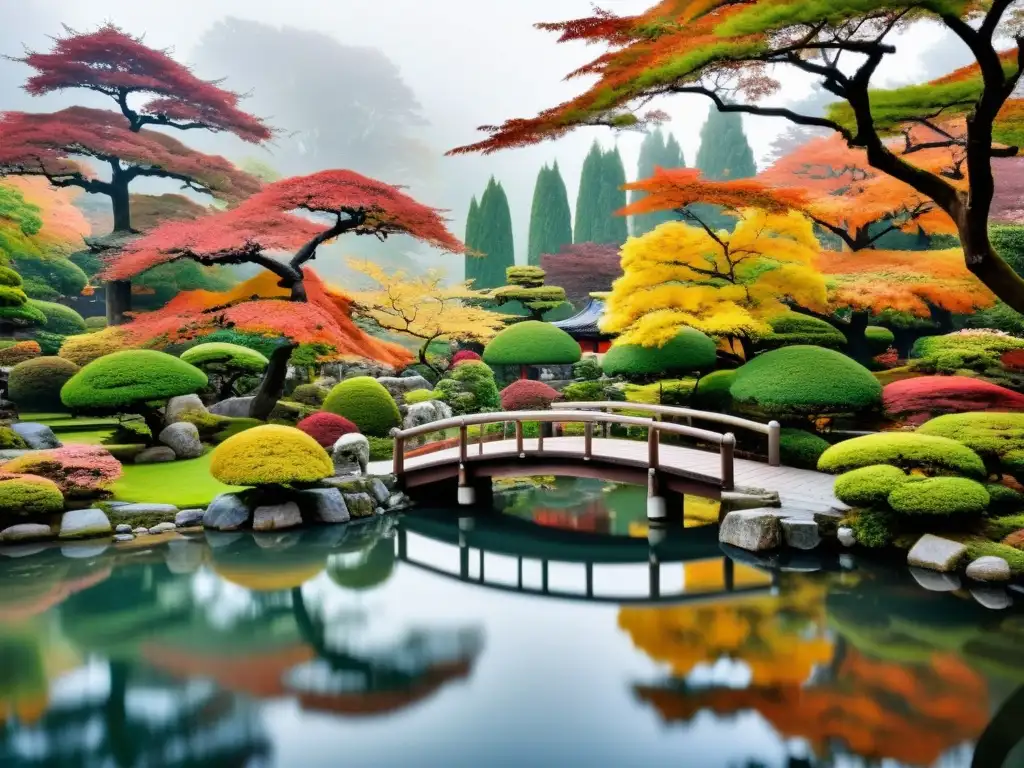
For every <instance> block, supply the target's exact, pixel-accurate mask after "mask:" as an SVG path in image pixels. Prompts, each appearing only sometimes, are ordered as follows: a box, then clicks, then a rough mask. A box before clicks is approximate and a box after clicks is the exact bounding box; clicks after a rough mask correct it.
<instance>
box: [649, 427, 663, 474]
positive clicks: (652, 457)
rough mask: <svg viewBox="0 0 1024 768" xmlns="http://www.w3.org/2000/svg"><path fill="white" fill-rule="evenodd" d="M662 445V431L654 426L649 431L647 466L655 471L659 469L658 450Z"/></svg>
mask: <svg viewBox="0 0 1024 768" xmlns="http://www.w3.org/2000/svg"><path fill="white" fill-rule="evenodd" d="M660 445H661V431H660V430H659V429H657V428H656V427H655V426H654V425H651V427H650V428H648V430H647V466H648V467H650V468H651V469H653V470H657V469H658V462H659V458H658V453H659V451H658V449H659V447H660Z"/></svg>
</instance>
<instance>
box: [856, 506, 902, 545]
mask: <svg viewBox="0 0 1024 768" xmlns="http://www.w3.org/2000/svg"><path fill="white" fill-rule="evenodd" d="M893 517H894V515H893V513H892V512H891V511H890V510H889V509H862V510H860V511H859V512H858V513H857V514H856V515H855V516H854V518H853V519H852V520H851V521H850V524H851V526H852V527H853V533H854V535H855V536H856V537H857V543H858V544H860V545H862V546H865V547H871V548H873V549H878V548H881V547H887V546H888V545H889V544H890V543H891V542H892V539H893V536H894V534H895V533H896V531H897V524H896V521H895V520H894V519H893Z"/></svg>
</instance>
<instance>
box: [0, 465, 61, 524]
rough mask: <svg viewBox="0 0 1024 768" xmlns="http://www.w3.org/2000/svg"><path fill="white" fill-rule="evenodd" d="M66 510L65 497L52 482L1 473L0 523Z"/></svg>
mask: <svg viewBox="0 0 1024 768" xmlns="http://www.w3.org/2000/svg"><path fill="white" fill-rule="evenodd" d="M62 509H64V496H63V495H62V494H61V492H60V488H58V487H57V484H56V483H54V482H53V481H52V480H47V479H46V478H45V477H36V476H35V475H18V474H12V473H10V472H4V473H0V523H2V522H3V521H8V520H18V519H21V518H25V517H33V516H36V515H46V514H52V513H54V512H60V511H61V510H62Z"/></svg>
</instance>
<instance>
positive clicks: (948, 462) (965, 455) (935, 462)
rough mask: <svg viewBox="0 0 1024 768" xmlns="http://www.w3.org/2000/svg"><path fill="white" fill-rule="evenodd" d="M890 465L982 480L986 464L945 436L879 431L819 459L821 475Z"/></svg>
mask: <svg viewBox="0 0 1024 768" xmlns="http://www.w3.org/2000/svg"><path fill="white" fill-rule="evenodd" d="M874 464H889V465H892V466H894V467H899V468H900V469H904V470H907V471H910V470H913V469H921V470H925V471H927V472H936V473H938V472H955V473H957V474H961V475H969V476H973V477H980V478H984V477H985V476H986V474H987V472H986V470H985V463H984V462H983V461H982V460H981V457H980V456H978V454H976V453H975V452H974V451H972V450H971V449H970V448H968V447H967V446H966V445H963V444H961V443H959V442H957V441H956V440H950V439H949V438H947V437H932V436H930V435H923V434H921V433H920V432H879V433H878V434H875V435H864V436H863V437H855V438H853V439H852V440H845V441H843V442H841V443H838V444H836V445H833V446H832V447H831V448H829V449H828V450H827V451H825V453H823V454H822V455H821V458H820V459H819V460H818V469H819V470H820V471H822V472H831V473H833V474H839V473H841V472H849V471H850V470H852V469H860V468H861V467H870V466H872V465H874Z"/></svg>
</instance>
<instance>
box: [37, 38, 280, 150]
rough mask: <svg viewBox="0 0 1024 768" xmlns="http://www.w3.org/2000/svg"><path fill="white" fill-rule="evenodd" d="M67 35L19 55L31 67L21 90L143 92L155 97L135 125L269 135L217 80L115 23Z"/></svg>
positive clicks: (255, 138)
mask: <svg viewBox="0 0 1024 768" xmlns="http://www.w3.org/2000/svg"><path fill="white" fill-rule="evenodd" d="M66 31H67V34H66V35H65V36H63V37H58V38H55V39H54V45H53V50H52V51H51V52H50V53H37V52H31V51H30V52H29V53H27V54H26V55H25V57H24V58H22V59H19V61H21V62H22V63H24V64H28V65H29V66H30V67H32V68H33V69H35V70H36V72H37V74H35V75H33V76H32V77H30V78H29V79H28V82H27V83H26V84H25V90H26V91H28V92H29V93H31V94H32V95H33V96H39V95H41V94H45V93H50V92H52V91H60V90H64V89H65V88H88V89H89V90H92V91H98V92H99V93H104V94H107V95H108V96H111V97H113V98H119V97H121V96H122V95H125V96H127V95H128V94H131V93H147V94H152V95H154V96H156V97H157V98H155V99H153V100H152V101H150V102H149V103H148V104H146V105H145V106H143V107H142V109H141V110H140V114H137V115H136V116H135V119H137V120H138V121H139V122H140V123H142V124H145V123H154V124H164V125H170V124H174V123H175V122H176V121H183V122H184V123H186V124H187V125H181V126H179V127H190V126H195V127H202V128H206V129H207V130H211V131H228V132H230V133H233V134H235V135H236V136H238V137H239V138H241V139H244V140H245V141H249V142H253V143H260V142H263V141H266V140H267V139H269V138H270V137H271V131H270V129H269V128H268V127H267V126H266V125H264V124H263V122H262V121H261V120H259V119H258V118H256V117H253V116H252V115H250V114H247V113H246V112H243V111H242V110H240V109H239V108H238V103H239V100H240V96H239V95H238V94H237V93H233V92H231V91H228V90H226V89H224V88H221V87H220V86H219V85H218V84H217V83H216V82H211V81H208V80H200V79H199V78H198V77H196V76H195V75H194V74H192V71H191V70H190V69H189V68H188V67H186V66H184V65H182V64H179V63H178V62H176V61H175V60H174V59H172V58H171V57H170V56H169V55H168V53H167V51H161V50H156V49H153V48H150V47H148V46H146V45H144V44H143V42H142V39H141V38H138V37H134V36H132V35H129V34H128V33H126V32H124V31H123V30H121V29H119V28H118V27H116V26H114V25H113V24H106V25H105V26H103V27H100V28H99V29H98V30H96V31H95V32H89V33H79V32H75V31H74V30H71V29H67V28H66Z"/></svg>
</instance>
